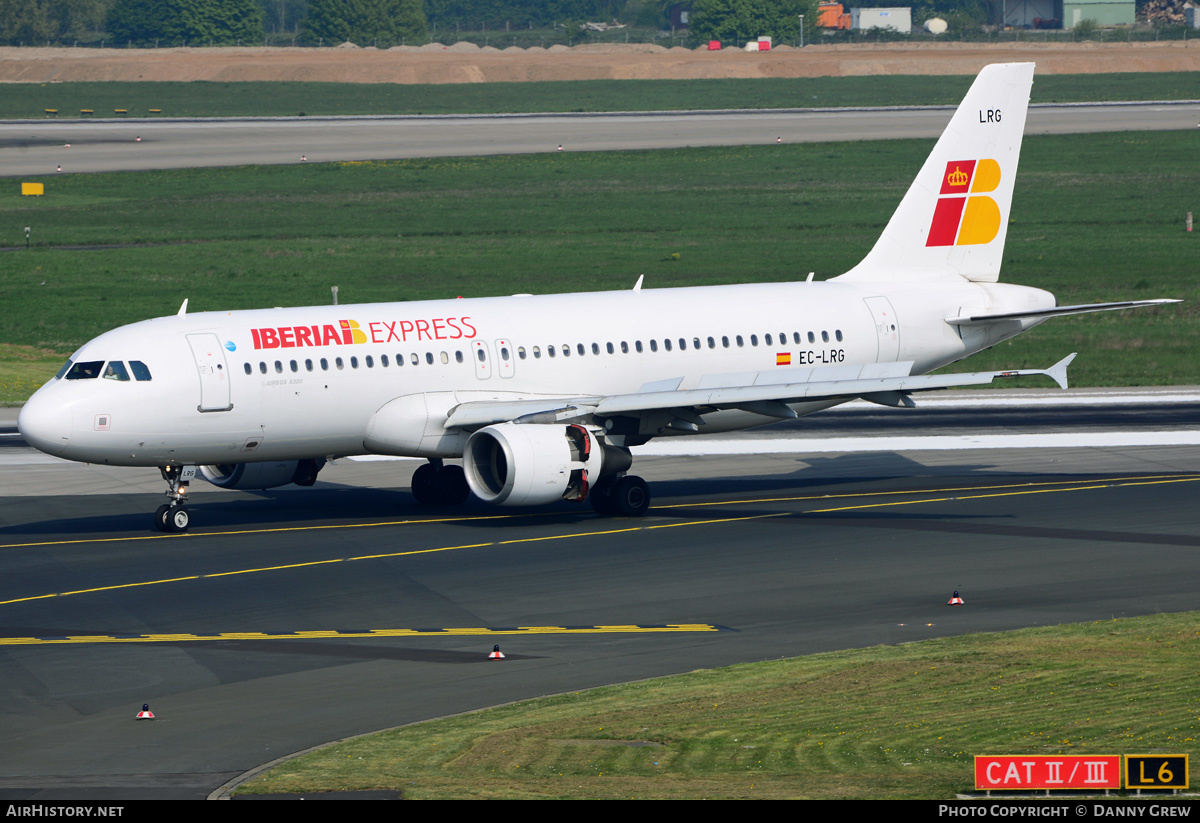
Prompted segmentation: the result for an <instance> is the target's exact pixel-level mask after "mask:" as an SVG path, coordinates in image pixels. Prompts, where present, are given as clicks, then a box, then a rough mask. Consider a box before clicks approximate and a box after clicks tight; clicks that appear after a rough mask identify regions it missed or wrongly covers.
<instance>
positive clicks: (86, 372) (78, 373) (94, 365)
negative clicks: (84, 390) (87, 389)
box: [67, 360, 104, 380]
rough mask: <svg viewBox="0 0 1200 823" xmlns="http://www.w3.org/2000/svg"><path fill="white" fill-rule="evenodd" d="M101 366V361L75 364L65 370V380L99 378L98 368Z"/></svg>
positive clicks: (102, 362)
mask: <svg viewBox="0 0 1200 823" xmlns="http://www.w3.org/2000/svg"><path fill="white" fill-rule="evenodd" d="M103 365H104V361H103V360H88V361H87V362H84V363H76V364H75V365H74V366H72V367H71V368H70V369H68V370H67V379H68V380H94V379H95V378H97V377H99V376H100V367H101V366H103Z"/></svg>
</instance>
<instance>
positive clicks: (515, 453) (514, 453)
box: [463, 423, 632, 506]
mask: <svg viewBox="0 0 1200 823" xmlns="http://www.w3.org/2000/svg"><path fill="white" fill-rule="evenodd" d="M598 433H599V432H598V430H590V429H588V428H586V427H584V426H580V425H574V424H572V425H551V424H540V423H539V424H533V423H500V424H498V425H495V426H488V427H487V428H483V429H480V430H479V431H477V432H475V433H474V434H472V435H471V438H470V439H469V440H468V441H467V446H466V449H465V451H464V453H463V468H464V469H465V470H466V474H467V483H468V485H470V487H471V491H473V492H474V493H475V496H476V497H478V498H479V499H480V500H483V501H484V502H486V503H495V504H498V505H502V506H538V505H542V504H544V503H552V502H554V501H556V500H583V499H584V498H586V497H587V493H588V489H589V487H590V486H591V485H592V484H594V483H595V482H596V481H597V480H598V479H599V478H600V477H602V476H607V475H611V474H616V473H617V472H622V471H625V470H626V469H628V468H629V466H630V464H631V462H632V459H631V458H630V456H629V452H627V451H625V450H624V449H618V448H615V447H613V446H610V445H608V444H606V443H604V442H603V441H602V440H600V439H599V438H598V436H597V435H598Z"/></svg>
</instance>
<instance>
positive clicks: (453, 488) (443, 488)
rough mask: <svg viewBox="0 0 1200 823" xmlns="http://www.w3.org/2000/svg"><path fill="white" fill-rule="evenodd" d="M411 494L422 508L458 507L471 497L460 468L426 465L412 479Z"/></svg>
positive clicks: (463, 472) (463, 473) (464, 474)
mask: <svg viewBox="0 0 1200 823" xmlns="http://www.w3.org/2000/svg"><path fill="white" fill-rule="evenodd" d="M412 494H413V497H415V498H416V500H417V502H418V503H420V504H421V505H422V506H459V505H462V504H463V503H465V502H467V498H468V497H470V496H471V487H470V486H469V485H467V473H466V472H465V471H463V467H462V466H437V465H434V464H433V463H426V464H425V465H424V466H421V467H420V468H419V469H417V470H416V471H415V472H413V477H412Z"/></svg>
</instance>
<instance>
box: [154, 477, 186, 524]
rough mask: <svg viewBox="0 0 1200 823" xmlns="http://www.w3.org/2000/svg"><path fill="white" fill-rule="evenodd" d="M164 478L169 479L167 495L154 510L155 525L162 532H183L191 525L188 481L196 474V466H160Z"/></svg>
mask: <svg viewBox="0 0 1200 823" xmlns="http://www.w3.org/2000/svg"><path fill="white" fill-rule="evenodd" d="M158 470H159V472H161V473H162V476H163V480H166V481H167V497H168V498H170V502H169V503H164V504H162V505H161V506H159V507H158V510H157V511H156V512H154V527H155V528H157V529H158V530H159V531H160V532H168V533H170V534H183V533H184V532H186V531H187V530H188V526H190V525H191V521H192V516H191V514H190V513H189V512H188V510H187V506H186V505H185V504H186V503H187V487H188V483H189V482H190V481H191V480H192V479H193V478H194V477H195V476H196V467H195V466H159V467H158Z"/></svg>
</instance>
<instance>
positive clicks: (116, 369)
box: [104, 360, 129, 383]
mask: <svg viewBox="0 0 1200 823" xmlns="http://www.w3.org/2000/svg"><path fill="white" fill-rule="evenodd" d="M104 379H105V380H120V381H121V382H123V383H125V382H128V381H129V372H127V371H126V370H125V364H124V363H122V362H121V361H120V360H110V361H109V362H108V365H107V366H105V367H104Z"/></svg>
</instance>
